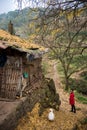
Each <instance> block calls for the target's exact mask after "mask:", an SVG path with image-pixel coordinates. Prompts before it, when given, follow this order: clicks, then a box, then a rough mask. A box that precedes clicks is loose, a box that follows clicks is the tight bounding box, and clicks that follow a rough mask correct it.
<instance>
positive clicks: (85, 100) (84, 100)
mask: <svg viewBox="0 0 87 130" xmlns="http://www.w3.org/2000/svg"><path fill="white" fill-rule="evenodd" d="M75 95H76V98H77V99H78V101H79V102H81V103H83V104H87V97H86V96H83V95H82V94H79V93H78V92H75Z"/></svg>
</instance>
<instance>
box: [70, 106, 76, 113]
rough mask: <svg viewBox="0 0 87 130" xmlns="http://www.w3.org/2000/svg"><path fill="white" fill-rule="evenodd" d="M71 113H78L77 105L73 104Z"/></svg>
mask: <svg viewBox="0 0 87 130" xmlns="http://www.w3.org/2000/svg"><path fill="white" fill-rule="evenodd" d="M71 112H74V113H76V108H75V105H74V104H73V105H71Z"/></svg>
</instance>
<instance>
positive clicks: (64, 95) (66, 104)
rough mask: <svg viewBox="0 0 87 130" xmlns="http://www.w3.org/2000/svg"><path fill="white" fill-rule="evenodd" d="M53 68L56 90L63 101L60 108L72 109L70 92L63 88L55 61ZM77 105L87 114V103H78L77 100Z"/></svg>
mask: <svg viewBox="0 0 87 130" xmlns="http://www.w3.org/2000/svg"><path fill="white" fill-rule="evenodd" d="M52 70H53V79H54V82H55V86H56V90H57V92H58V93H59V95H60V99H61V102H62V103H61V106H60V108H61V110H64V111H70V105H69V94H68V93H66V92H65V91H64V90H63V89H62V84H61V80H60V77H59V75H58V71H57V68H56V64H55V63H54V64H53V69H52ZM76 107H77V108H79V109H81V111H80V112H82V113H83V114H87V105H85V104H81V103H78V102H77V101H76Z"/></svg>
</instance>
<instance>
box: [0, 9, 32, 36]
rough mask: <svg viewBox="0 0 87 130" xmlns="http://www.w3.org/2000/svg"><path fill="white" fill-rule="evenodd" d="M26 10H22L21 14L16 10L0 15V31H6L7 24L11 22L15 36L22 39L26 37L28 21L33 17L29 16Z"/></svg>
mask: <svg viewBox="0 0 87 130" xmlns="http://www.w3.org/2000/svg"><path fill="white" fill-rule="evenodd" d="M29 12H30V10H29V9H28V8H25V9H23V10H22V11H21V12H19V11H18V10H15V11H10V12H8V13H7V14H5V13H4V14H1V15H0V29H4V30H8V23H9V21H10V20H11V21H12V23H13V25H14V30H15V33H16V34H17V35H21V36H22V37H24V36H25V35H26V31H25V30H26V28H27V26H28V23H29V19H30V18H31V17H32V16H33V14H32V15H30V14H29Z"/></svg>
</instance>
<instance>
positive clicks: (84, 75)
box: [80, 71, 87, 80]
mask: <svg viewBox="0 0 87 130" xmlns="http://www.w3.org/2000/svg"><path fill="white" fill-rule="evenodd" d="M80 76H81V77H82V78H84V80H87V71H83V72H82V73H81V74H80Z"/></svg>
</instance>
